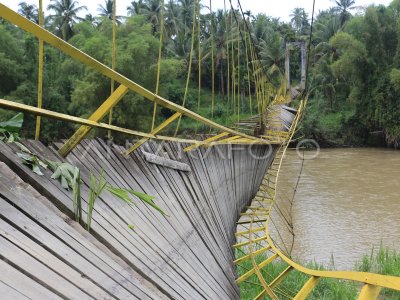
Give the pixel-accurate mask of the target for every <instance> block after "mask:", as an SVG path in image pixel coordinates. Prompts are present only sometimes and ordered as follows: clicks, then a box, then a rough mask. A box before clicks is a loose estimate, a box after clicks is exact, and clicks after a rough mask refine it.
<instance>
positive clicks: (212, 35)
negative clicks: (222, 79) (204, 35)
mask: <svg viewBox="0 0 400 300" xmlns="http://www.w3.org/2000/svg"><path fill="white" fill-rule="evenodd" d="M211 2H212V0H210V19H211V29H210V31H211V32H210V34H211V119H213V118H214V101H215V95H214V93H215V66H214V16H213V12H212V7H211Z"/></svg>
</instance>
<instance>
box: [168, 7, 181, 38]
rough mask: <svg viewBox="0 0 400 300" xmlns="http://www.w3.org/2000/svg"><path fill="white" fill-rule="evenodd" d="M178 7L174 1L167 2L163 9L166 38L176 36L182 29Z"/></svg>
mask: <svg viewBox="0 0 400 300" xmlns="http://www.w3.org/2000/svg"><path fill="white" fill-rule="evenodd" d="M182 26H183V23H182V20H181V18H180V10H179V6H178V5H177V4H176V3H175V2H174V0H169V1H168V3H167V5H166V9H165V25H164V28H165V32H166V35H167V36H168V37H173V36H176V35H177V34H178V32H179V30H180V29H181V28H182Z"/></svg>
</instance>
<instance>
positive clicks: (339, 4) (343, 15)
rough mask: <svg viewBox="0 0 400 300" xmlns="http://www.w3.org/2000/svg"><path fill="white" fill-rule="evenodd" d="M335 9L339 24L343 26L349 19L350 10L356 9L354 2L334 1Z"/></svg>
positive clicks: (349, 0) (352, 0)
mask: <svg viewBox="0 0 400 300" xmlns="http://www.w3.org/2000/svg"><path fill="white" fill-rule="evenodd" d="M335 2H336V9H337V10H338V11H339V15H340V23H341V24H342V25H343V24H344V23H345V22H346V21H347V20H349V19H350V17H351V13H350V10H353V9H356V8H358V7H357V6H355V4H356V1H355V0H335Z"/></svg>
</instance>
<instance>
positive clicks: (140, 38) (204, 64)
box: [0, 0, 400, 147]
mask: <svg viewBox="0 0 400 300" xmlns="http://www.w3.org/2000/svg"><path fill="white" fill-rule="evenodd" d="M196 3H197V2H196V1H194V0H178V1H175V0H169V1H166V2H165V14H164V22H165V30H164V32H163V37H164V39H163V54H162V57H163V59H162V62H161V82H160V91H159V94H161V95H162V96H164V97H166V98H167V99H169V100H172V101H174V102H176V103H179V104H181V103H182V101H183V95H184V88H185V79H186V74H187V70H188V66H189V53H190V48H191V36H192V35H191V31H192V24H193V23H192V21H193V18H192V16H193V6H194V5H195V4H196ZM335 5H336V6H335V7H332V8H331V9H329V10H326V11H321V12H319V13H318V14H317V16H316V19H315V24H314V35H313V37H314V38H313V43H312V45H311V54H310V58H311V59H310V78H309V84H310V87H311V91H312V92H311V99H310V101H309V108H308V112H307V116H306V120H305V122H304V125H303V128H302V131H303V132H302V133H303V134H304V135H305V136H307V137H310V138H315V139H316V140H318V141H319V142H321V143H322V144H325V145H335V144H336V145H338V144H339V145H344V144H351V145H366V144H371V143H373V142H376V141H378V142H380V143H382V142H383V143H386V144H387V145H389V146H394V147H397V146H399V144H400V110H399V101H400V100H399V96H400V39H399V37H400V22H399V20H400V18H399V15H400V0H394V1H393V2H392V3H391V4H390V5H389V6H388V7H385V6H370V7H367V8H365V9H360V8H357V7H356V6H355V5H356V3H355V2H354V1H352V0H340V1H337V3H336V4H335ZM47 9H48V10H47V11H46V18H45V27H46V28H47V29H48V30H50V31H52V32H53V33H54V34H56V35H58V36H59V37H61V38H63V39H64V40H67V41H68V42H70V43H71V44H73V45H74V46H76V47H78V48H79V49H81V50H83V51H85V52H87V53H88V54H90V55H92V56H93V57H95V58H96V59H98V60H99V61H101V62H104V63H105V64H107V65H111V35H112V22H111V20H110V19H111V18H112V10H113V5H112V0H111V1H110V0H106V1H105V2H104V3H103V4H101V5H99V9H98V13H99V15H98V16H93V15H91V14H88V15H86V17H85V18H81V17H80V16H83V15H84V14H85V10H86V8H85V7H84V6H81V4H80V3H78V1H74V0H52V2H51V5H49V7H47ZM206 11H207V9H206V8H203V9H202V13H204V12H206ZM19 12H20V13H21V14H22V15H24V16H26V17H27V18H29V19H31V20H32V21H34V22H37V21H38V12H37V8H36V7H35V6H34V5H29V4H26V3H21V4H20V10H19ZM128 13H129V16H126V17H125V16H118V28H117V71H118V72H120V73H122V74H124V75H125V76H127V77H129V78H130V79H132V80H134V81H136V82H138V83H139V84H141V85H143V86H145V87H146V88H149V89H150V90H153V91H154V90H155V82H156V73H157V58H158V46H159V35H160V19H161V1H160V0H138V1H133V2H132V4H131V6H130V7H129V8H128ZM267 13H268V12H267ZM234 17H236V19H237V20H238V23H239V24H240V27H241V30H242V32H245V31H246V30H245V28H246V26H245V24H244V22H245V20H246V21H248V23H249V24H250V27H251V31H252V35H253V40H254V43H255V47H256V51H257V54H258V58H259V59H260V61H261V63H262V65H263V69H264V70H266V71H267V72H269V74H270V76H271V77H272V78H277V79H280V78H281V77H282V74H283V70H284V59H285V48H286V42H292V41H306V42H307V41H308V34H309V32H310V27H311V24H310V16H308V15H307V13H306V12H305V10H304V9H302V8H296V9H295V10H293V11H292V13H291V15H290V18H291V21H290V22H288V23H286V22H282V21H280V20H279V19H274V18H270V17H268V16H267V15H266V14H258V15H252V13H251V12H245V13H244V14H243V15H242V14H241V12H240V11H236V12H235V15H234ZM234 17H233V15H232V13H230V12H227V13H225V12H223V11H216V12H215V13H213V14H212V15H210V14H207V13H206V14H204V15H202V16H201V19H200V33H199V35H197V33H196V42H195V45H197V37H198V36H200V40H201V45H202V46H201V49H200V52H201V57H202V59H201V60H200V62H201V64H199V60H198V53H197V49H196V47H195V53H194V58H193V67H192V72H191V73H192V74H191V81H190V85H189V94H188V97H187V101H186V106H187V107H189V108H190V109H192V110H195V111H199V113H200V114H202V115H205V116H207V117H211V116H212V117H213V118H214V119H215V120H216V121H217V122H220V123H229V122H230V121H232V120H231V118H230V117H231V115H232V107H231V106H230V105H231V104H230V105H229V102H228V97H227V88H228V78H227V72H226V71H227V68H228V65H227V49H226V48H227V45H228V46H229V47H234V51H235V53H237V52H236V51H237V50H236V49H237V47H238V46H237V45H238V44H239V45H241V46H240V47H241V51H240V53H241V56H240V64H239V67H238V66H237V65H236V68H237V71H239V69H241V73H240V74H242V76H243V78H242V79H241V83H240V85H241V86H240V90H241V93H242V95H241V97H240V101H241V111H242V114H243V115H242V117H246V116H249V115H250V111H253V112H254V111H256V107H255V105H253V107H250V105H249V101H248V88H247V87H248V78H247V72H246V70H247V64H246V61H247V60H246V55H245V53H246V51H245V45H244V44H243V43H242V40H241V36H240V34H239V31H238V30H237V27H238V26H237V25H236V21H235V18H234ZM211 20H212V22H211ZM231 28H232V30H230V29H231ZM211 29H212V31H213V32H214V42H215V53H214V55H215V61H214V64H215V74H216V77H215V90H216V94H217V95H216V99H215V101H216V104H215V109H214V112H211V109H210V106H211V96H210V95H211V93H210V90H211V86H212V83H211V81H212V80H211V35H210V32H211ZM227 29H228V30H227ZM227 42H228V43H227ZM238 42H239V43H238ZM0 43H1V44H2V45H7V47H2V48H1V49H0V74H1V82H0V98H6V99H12V100H15V101H20V102H23V103H27V104H31V105H35V103H36V101H37V100H36V99H37V64H38V58H37V57H38V43H37V40H36V38H33V37H32V36H30V35H28V34H26V33H25V32H23V31H21V30H19V29H18V28H16V27H15V26H12V25H10V24H9V23H7V22H6V21H4V20H0ZM291 60H292V64H291V76H292V78H293V79H294V81H296V80H299V79H300V57H299V53H298V52H296V51H293V54H292V57H291ZM200 65H201V84H202V90H201V98H200V99H201V101H200V105H198V92H197V87H198V77H199V76H198V73H199V71H198V69H199V66H200ZM44 72H45V79H44V82H45V85H44V107H45V108H48V109H51V110H55V111H58V112H63V113H68V114H72V115H77V116H83V117H87V116H88V115H89V114H90V113H91V112H92V111H94V109H95V108H97V107H98V106H99V104H100V103H101V102H102V101H104V100H105V99H106V98H107V97H108V95H109V93H110V82H109V80H108V79H106V78H105V77H103V76H101V75H99V74H98V73H96V72H95V71H93V70H91V69H89V68H87V67H84V66H82V65H81V64H79V63H77V62H75V61H74V60H72V59H70V58H68V57H66V56H65V55H63V54H62V53H61V52H60V51H58V50H55V49H54V48H52V47H50V46H46V47H45V69H44ZM278 81H279V80H278ZM231 87H232V85H231ZM251 90H252V91H253V92H254V87H252V88H251ZM238 99H239V97H238ZM231 102H232V101H231ZM253 102H254V101H253ZM151 115H152V104H151V103H149V101H145V100H144V99H143V98H142V97H139V96H138V95H135V94H133V93H129V94H128V95H127V96H125V97H124V100H123V101H122V102H121V103H120V104H119V105H118V106H117V108H116V110H115V112H114V123H115V124H117V125H120V126H124V127H128V128H134V129H138V130H142V131H148V130H149V129H150V126H151ZM170 115H171V112H170V111H169V110H166V109H160V111H159V114H158V119H157V123H159V122H161V121H162V120H163V119H165V118H167V117H168V116H170ZM10 116H11V114H10V113H8V112H4V111H2V112H1V113H0V119H6V118H8V117H10ZM25 119H26V122H25V124H24V128H25V129H24V133H25V135H26V136H28V137H29V136H32V135H33V130H34V118H33V117H32V116H27V117H26V118H25ZM184 125H185V126H184V127H185V128H187V130H196V129H198V128H197V127H196V125H194V124H192V123H191V122H190V120H186V123H184ZM73 129H74V127H73V126H72V125H70V124H63V123H61V122H56V121H50V120H45V121H44V127H43V130H42V139H44V140H47V141H48V140H52V139H60V138H65V137H68V136H69V135H70V134H71V132H72V130H73ZM97 134H104V133H102V132H100V133H99V132H97Z"/></svg>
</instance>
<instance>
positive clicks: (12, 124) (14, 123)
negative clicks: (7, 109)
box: [0, 113, 24, 133]
mask: <svg viewBox="0 0 400 300" xmlns="http://www.w3.org/2000/svg"><path fill="white" fill-rule="evenodd" d="M23 122H24V114H23V113H19V114H17V115H15V116H14V117H12V118H11V119H10V120H8V121H5V122H0V128H2V129H3V130H5V131H8V132H10V133H12V132H16V133H18V132H19V131H20V129H21V127H22V123H23Z"/></svg>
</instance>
